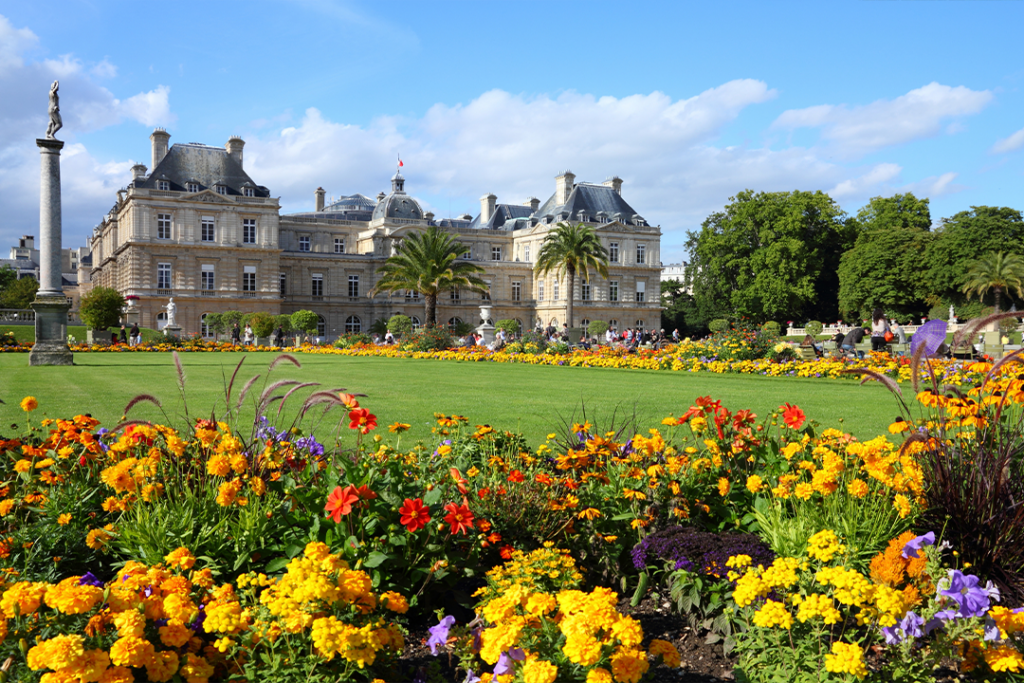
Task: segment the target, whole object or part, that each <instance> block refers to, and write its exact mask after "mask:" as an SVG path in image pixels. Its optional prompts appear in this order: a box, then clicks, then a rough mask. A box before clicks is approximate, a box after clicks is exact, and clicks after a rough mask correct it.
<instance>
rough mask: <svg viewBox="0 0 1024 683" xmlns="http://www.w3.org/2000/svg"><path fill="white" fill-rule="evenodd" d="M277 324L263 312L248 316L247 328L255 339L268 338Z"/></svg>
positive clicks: (270, 316)
mask: <svg viewBox="0 0 1024 683" xmlns="http://www.w3.org/2000/svg"><path fill="white" fill-rule="evenodd" d="M275 322H277V321H276V320H275V318H274V316H272V315H270V314H269V313H265V312H263V311H257V312H255V313H253V314H252V315H251V316H249V320H248V323H249V326H250V327H251V328H252V333H253V334H254V335H256V337H269V336H270V335H271V334H273V332H274V323H275Z"/></svg>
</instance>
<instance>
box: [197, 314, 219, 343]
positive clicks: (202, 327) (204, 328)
mask: <svg viewBox="0 0 1024 683" xmlns="http://www.w3.org/2000/svg"><path fill="white" fill-rule="evenodd" d="M208 315H209V313H203V314H202V315H201V316H200V317H199V332H200V333H201V334H202V335H203V337H204V338H206V339H213V338H214V336H215V335H214V332H213V330H211V329H210V326H209V325H207V324H206V316H208Z"/></svg>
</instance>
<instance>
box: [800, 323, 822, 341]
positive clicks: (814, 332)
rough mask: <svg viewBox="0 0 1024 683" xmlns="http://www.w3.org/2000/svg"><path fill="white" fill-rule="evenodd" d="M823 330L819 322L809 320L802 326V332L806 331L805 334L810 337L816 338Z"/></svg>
mask: <svg viewBox="0 0 1024 683" xmlns="http://www.w3.org/2000/svg"><path fill="white" fill-rule="evenodd" d="M823 329H825V326H824V325H822V324H821V322H819V321H817V320H810V321H808V322H807V324H806V325H804V330H806V331H807V334H809V335H811V336H812V337H817V336H818V335H819V334H821V331H822V330H823Z"/></svg>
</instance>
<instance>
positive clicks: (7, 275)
mask: <svg viewBox="0 0 1024 683" xmlns="http://www.w3.org/2000/svg"><path fill="white" fill-rule="evenodd" d="M17 280H18V271H16V270H15V269H14V268H11V267H10V266H9V265H7V264H6V263H5V264H4V265H2V266H0V300H2V299H3V293H4V290H6V289H7V288H8V287H10V286H11V285H12V284H14V283H15V282H16V281H17Z"/></svg>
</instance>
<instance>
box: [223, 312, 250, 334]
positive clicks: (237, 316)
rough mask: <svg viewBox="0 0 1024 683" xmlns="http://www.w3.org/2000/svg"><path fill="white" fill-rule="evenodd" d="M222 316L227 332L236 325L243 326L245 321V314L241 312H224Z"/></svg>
mask: <svg viewBox="0 0 1024 683" xmlns="http://www.w3.org/2000/svg"><path fill="white" fill-rule="evenodd" d="M220 316H221V320H223V321H224V329H225V330H230V329H231V328H232V327H234V326H235V323H238V324H239V325H241V324H242V321H243V320H244V319H245V313H242V312H241V311H224V312H223V313H221V314H220Z"/></svg>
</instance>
